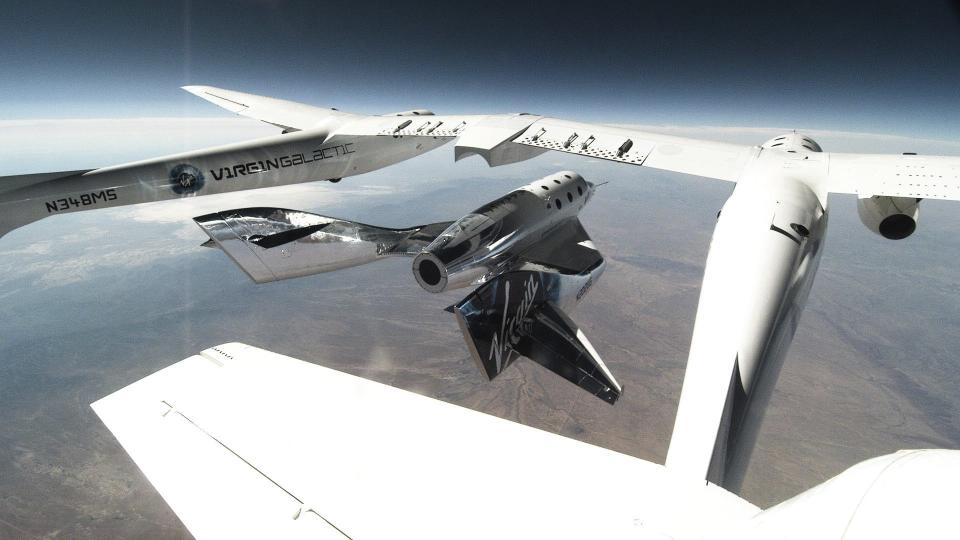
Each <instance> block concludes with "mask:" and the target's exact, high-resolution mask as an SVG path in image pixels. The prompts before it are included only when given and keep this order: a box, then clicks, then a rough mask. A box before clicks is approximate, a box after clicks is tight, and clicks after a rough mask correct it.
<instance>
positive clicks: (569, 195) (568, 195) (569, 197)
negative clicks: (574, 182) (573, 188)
mask: <svg viewBox="0 0 960 540" xmlns="http://www.w3.org/2000/svg"><path fill="white" fill-rule="evenodd" d="M567 200H568V201H570V202H573V194H572V193H570V192H569V191H568V192H567Z"/></svg>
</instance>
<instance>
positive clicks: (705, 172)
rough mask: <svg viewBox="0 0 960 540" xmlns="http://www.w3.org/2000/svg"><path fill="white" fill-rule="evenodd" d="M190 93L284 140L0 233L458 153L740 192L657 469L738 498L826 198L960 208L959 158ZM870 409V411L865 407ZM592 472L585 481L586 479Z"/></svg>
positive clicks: (65, 188) (893, 220) (35, 189)
mask: <svg viewBox="0 0 960 540" xmlns="http://www.w3.org/2000/svg"><path fill="white" fill-rule="evenodd" d="M186 90H188V91H190V92H192V93H194V94H196V95H197V96H199V97H202V98H204V99H206V100H208V101H210V102H212V103H214V104H217V105H219V106H221V107H223V108H225V109H227V110H229V111H232V112H235V113H237V114H240V115H243V116H247V117H251V118H255V119H257V120H261V121H264V122H267V123H269V124H272V125H275V126H277V128H278V129H280V130H282V133H281V134H278V135H276V136H273V137H268V138H264V139H258V140H254V141H248V142H244V143H238V144H233V145H228V146H223V147H217V148H212V149H206V150H201V151H195V152H187V153H183V154H178V155H173V156H167V157H162V158H157V159H150V160H145V161H140V162H136V163H131V164H126V165H120V166H115V167H107V168H103V169H96V170H91V171H68V172H60V173H49V174H46V173H45V174H33V175H25V176H16V177H7V178H0V234H2V233H5V232H8V231H10V230H12V229H14V228H16V227H19V226H22V225H25V224H28V223H30V222H32V221H36V220H38V219H42V218H45V217H48V216H52V215H56V214H60V213H66V212H73V211H78V210H87V209H93V208H103V207H110V206H117V205H124V204H134V203H141V202H149V201H155V200H163V199H172V198H178V197H193V196H199V195H206V194H214V193H222V192H227V191H235V190H241V189H253V188H261V187H271V186H276V185H282V184H290V183H297V182H306V181H314V180H330V181H337V180H339V179H340V178H343V177H346V176H350V175H354V174H360V173H363V172H366V171H371V170H374V169H377V168H380V167H384V166H387V165H390V164H392V163H396V162H399V161H402V160H404V159H408V158H411V157H414V156H416V155H419V154H420V153H422V152H425V151H428V150H430V149H433V148H436V147H438V146H440V145H442V144H444V143H445V142H448V141H451V140H454V139H456V146H455V149H454V157H455V159H457V160H459V159H462V158H464V157H467V156H470V155H479V156H481V157H482V158H483V159H485V160H486V161H487V163H488V164H489V165H490V166H497V165H502V164H506V163H513V162H517V161H522V160H525V159H529V158H532V157H534V156H537V155H539V154H541V153H543V152H546V151H548V150H553V151H558V152H565V153H569V154H575V155H581V156H585V157H588V158H594V159H604V160H609V161H614V162H619V163H624V164H627V165H634V166H639V167H651V168H655V169H662V170H666V171H673V172H679V173H684V174H690V175H696V176H702V177H708V178H714V179H718V180H723V181H728V182H735V183H736V186H735V188H734V191H733V194H732V195H731V196H730V198H729V199H728V200H727V201H726V203H725V204H724V205H723V207H722V210H721V212H720V213H719V215H718V217H717V223H716V227H715V229H714V233H713V238H712V241H711V245H710V249H709V253H708V255H707V260H706V268H705V272H704V278H703V285H702V289H701V294H700V300H699V306H698V308H697V314H696V320H695V326H694V331H693V336H692V339H691V343H690V352H689V357H688V359H687V367H686V374H685V378H684V383H683V389H682V392H681V397H680V403H679V407H678V411H677V417H676V421H675V425H674V431H673V435H672V439H671V442H670V447H669V451H668V455H667V459H666V466H667V467H668V468H669V469H671V470H673V471H677V472H679V473H680V474H683V475H687V476H689V477H692V478H696V479H700V480H703V479H709V480H710V481H712V482H715V483H719V484H720V485H723V486H725V487H728V488H731V489H736V488H737V486H738V485H739V483H740V481H741V480H742V473H743V470H744V468H745V466H746V464H747V462H748V460H749V454H750V450H751V449H752V448H753V439H754V438H755V436H756V433H757V429H758V428H759V425H760V422H761V421H762V418H763V411H764V408H765V404H766V402H767V400H768V399H769V397H770V394H771V389H772V386H773V384H774V383H775V381H776V378H777V374H778V372H779V369H780V366H781V365H782V362H783V361H784V358H785V355H786V353H787V349H788V347H789V345H790V342H791V341H792V338H793V334H794V331H795V330H796V327H797V324H798V321H799V317H800V314H801V312H802V309H803V306H804V304H805V302H806V300H807V296H808V294H809V292H810V289H811V286H812V284H813V278H814V276H815V274H816V270H817V266H818V264H819V261H820V257H821V255H822V253H823V240H824V236H825V232H826V229H827V218H828V215H829V205H828V202H829V194H831V193H846V194H854V195H856V196H857V197H858V203H857V204H858V212H859V216H860V219H861V220H862V222H863V224H864V225H865V226H866V227H868V228H869V229H870V230H872V231H874V232H876V233H877V234H880V235H882V236H883V237H885V238H889V239H891V240H897V239H903V238H906V237H908V236H909V235H910V234H912V233H913V232H914V230H915V229H916V226H917V219H918V215H919V205H920V203H921V202H922V200H923V199H949V200H957V199H960V157H948V156H922V155H913V154H904V155H880V154H847V153H833V152H825V151H823V150H822V149H821V147H820V146H819V145H818V144H817V143H816V141H814V140H813V139H811V138H810V137H807V136H805V135H803V134H801V133H787V134H784V135H781V136H778V137H775V138H773V139H771V140H769V141H766V142H764V143H762V144H757V145H754V146H750V145H737V144H727V143H720V142H712V141H703V140H696V139H688V138H680V137H673V136H667V135H660V134H656V133H648V132H643V131H637V130H633V129H629V128H622V127H612V126H603V125H594V124H587V123H580V122H571V121H566V120H561V119H556V118H547V117H542V116H537V115H530V114H497V115H466V116H456V115H447V116H440V115H434V114H432V113H431V112H430V111H426V110H411V111H404V112H400V113H395V114H391V115H373V116H368V115H358V114H351V113H345V112H341V111H337V110H335V109H328V108H319V107H312V106H308V105H303V104H299V103H293V102H288V101H283V100H278V99H273V98H267V97H262V96H255V95H251V94H245V93H241V92H234V91H230V90H224V89H219V88H214V87H208V86H190V87H186ZM865 406H866V405H865ZM588 468H589V467H588Z"/></svg>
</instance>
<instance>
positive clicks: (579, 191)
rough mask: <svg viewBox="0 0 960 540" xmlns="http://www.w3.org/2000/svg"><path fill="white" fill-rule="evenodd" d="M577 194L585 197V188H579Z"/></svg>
mask: <svg viewBox="0 0 960 540" xmlns="http://www.w3.org/2000/svg"><path fill="white" fill-rule="evenodd" d="M577 193H578V194H580V195H581V196H582V195H583V188H582V187H580V186H577Z"/></svg>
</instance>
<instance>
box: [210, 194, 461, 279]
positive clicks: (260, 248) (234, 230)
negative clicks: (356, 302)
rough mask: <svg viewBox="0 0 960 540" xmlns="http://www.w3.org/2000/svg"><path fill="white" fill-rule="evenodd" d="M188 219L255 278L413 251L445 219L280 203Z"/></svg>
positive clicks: (429, 238)
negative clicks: (389, 218) (410, 221)
mask: <svg viewBox="0 0 960 540" xmlns="http://www.w3.org/2000/svg"><path fill="white" fill-rule="evenodd" d="M193 220H194V221H195V222H196V223H197V225H199V226H200V228H201V229H203V231H204V232H205V233H207V235H209V236H210V239H211V240H212V241H213V243H214V246H215V247H218V248H220V249H222V250H223V251H224V252H225V253H226V254H227V255H228V256H229V257H230V258H231V259H233V262H235V263H237V265H238V266H239V267H240V268H241V269H243V271H244V272H246V273H247V275H249V276H250V277H251V278H252V279H253V280H254V281H256V282H257V283H265V282H268V281H279V280H282V279H288V278H293V277H299V276H308V275H312V274H319V273H322V272H330V271H332V270H338V269H340V268H347V267H350V266H359V265H361V264H365V263H368V262H372V261H375V260H377V259H379V258H381V257H385V256H390V255H416V254H417V253H419V251H420V248H421V247H423V246H425V245H426V244H428V243H429V242H431V241H432V240H433V239H434V238H436V237H437V235H439V234H440V233H441V232H442V231H443V230H444V229H445V228H446V227H447V226H448V225H449V223H434V224H431V225H423V226H419V227H412V228H409V229H387V228H383V227H374V226H372V225H364V224H362V223H356V222H353V221H345V220H342V219H337V218H332V217H326V216H319V215H316V214H310V213H308V212H301V211H298V210H285V209H283V208H242V209H239V210H227V211H224V212H216V213H213V214H207V215H205V216H200V217H196V218H193ZM203 245H204V246H210V247H214V246H211V245H210V242H209V241H208V242H205V243H204V244H203Z"/></svg>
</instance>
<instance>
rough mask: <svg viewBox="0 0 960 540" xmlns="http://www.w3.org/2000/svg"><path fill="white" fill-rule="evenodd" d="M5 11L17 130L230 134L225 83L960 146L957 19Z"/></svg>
mask: <svg viewBox="0 0 960 540" xmlns="http://www.w3.org/2000/svg"><path fill="white" fill-rule="evenodd" d="M545 5H546V4H543V3H523V2H496V1H493V2H484V3H480V4H478V3H458V2H437V3H433V4H431V3H419V4H403V3H396V2H392V3H388V2H384V3H377V2H372V3H371V2H350V3H345V2H326V3H324V2H297V1H285V0H241V1H238V2H217V1H209V2H191V1H184V2H137V1H126V2H95V3H94V2H89V3H87V4H86V5H82V4H80V5H71V4H63V3H60V2H50V1H43V0H41V1H29V2H23V1H19V0H14V1H12V2H10V1H8V2H5V3H4V17H3V19H2V20H0V66H2V67H3V72H4V74H5V76H4V77H3V78H2V79H0V118H2V119H19V118H64V117H69V118H78V117H80V118H84V117H88V118H89V117H142V116H207V115H210V116H214V115H220V114H223V113H222V112H220V111H217V110H215V109H213V108H211V107H210V106H209V105H208V104H206V103H202V102H200V101H199V100H197V99H196V98H194V97H193V96H190V95H188V94H186V93H185V92H183V91H181V90H179V86H181V85H184V84H211V85H215V86H223V87H228V88H233V89H237V90H242V91H247V92H252V93H260V94H266V95H273V96H276V97H283V98H287V99H293V100H298V101H304V102H309V103H314V104H318V105H328V106H335V107H338V108H341V109H344V110H356V111H360V112H387V111H391V110H398V109H406V108H410V107H427V108H431V109H434V110H437V111H440V112H503V111H528V112H535V113H540V114H551V115H561V116H566V117H572V118H577V119H583V120H594V121H605V122H642V123H647V124H680V125H722V126H754V127H756V126H777V127H791V128H800V129H811V128H812V129H834V130H846V131H867V132H874V133H894V134H899V135H906V136H917V137H926V138H940V139H958V138H960V99H958V90H957V89H958V88H960V61H958V60H957V58H958V54H957V53H958V52H960V16H958V10H957V8H956V7H955V5H954V4H952V3H950V2H937V1H928V2H889V1H879V2H870V3H864V4H862V5H861V4H856V3H842V2H807V1H792V2H737V3H735V5H734V4H731V3H729V2H683V1H680V2H671V3H670V5H669V6H667V5H662V3H657V4H648V3H639V2H638V3H626V2H612V3H605V2H590V3H584V2H576V3H569V4H568V3H564V2H552V3H550V4H549V6H550V7H549V8H546V7H544V6H545Z"/></svg>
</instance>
